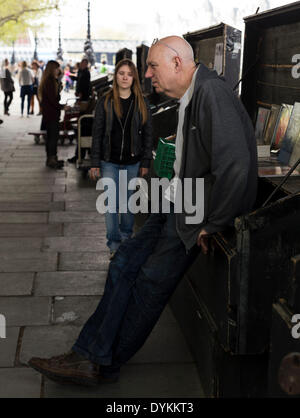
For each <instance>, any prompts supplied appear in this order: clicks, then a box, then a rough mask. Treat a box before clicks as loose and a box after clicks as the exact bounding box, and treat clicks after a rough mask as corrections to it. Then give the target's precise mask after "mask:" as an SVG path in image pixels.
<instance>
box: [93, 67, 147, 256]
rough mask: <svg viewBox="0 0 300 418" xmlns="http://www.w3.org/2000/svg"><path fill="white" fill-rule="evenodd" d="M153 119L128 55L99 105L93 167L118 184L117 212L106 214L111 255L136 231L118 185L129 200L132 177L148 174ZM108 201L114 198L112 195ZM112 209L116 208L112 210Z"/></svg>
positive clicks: (96, 171) (95, 123) (96, 175)
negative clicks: (122, 209) (121, 181)
mask: <svg viewBox="0 0 300 418" xmlns="http://www.w3.org/2000/svg"><path fill="white" fill-rule="evenodd" d="M152 145H153V141H152V120H151V113H150V108H149V106H148V104H147V103H146V102H145V100H144V98H143V95H142V91H141V87H140V82H139V77H138V72H137V69H136V67H135V65H134V63H133V62H132V61H131V60H129V59H124V60H122V61H120V62H119V63H118V64H117V66H116V69H115V74H114V80H113V88H112V89H111V90H110V91H109V92H108V93H107V94H106V95H105V96H104V97H102V98H101V99H100V100H99V101H98V103H97V106H96V112H95V120H94V128H93V144H92V167H93V168H91V169H90V177H91V179H93V180H96V179H97V178H99V176H100V172H101V176H102V177H109V178H112V179H113V180H114V182H115V185H116V196H114V197H113V198H116V213H110V212H107V213H106V214H105V220H106V228H107V246H108V247H109V249H110V252H111V257H113V255H114V253H115V252H116V250H117V249H118V247H119V245H120V244H121V242H122V241H123V240H125V239H127V238H130V237H131V235H132V232H133V225H134V215H133V214H132V213H130V212H129V210H128V208H127V213H120V214H119V188H121V191H122V190H124V192H125V193H127V202H128V200H129V198H130V196H131V194H132V193H133V191H128V187H127V186H128V183H129V181H130V180H131V179H132V178H136V177H138V175H140V176H145V175H146V174H147V172H148V170H149V167H150V162H151V160H152V148H153V146H152ZM120 170H126V172H127V184H122V185H120V184H119V172H120ZM109 201H112V199H110V200H109ZM112 211H113V210H112Z"/></svg>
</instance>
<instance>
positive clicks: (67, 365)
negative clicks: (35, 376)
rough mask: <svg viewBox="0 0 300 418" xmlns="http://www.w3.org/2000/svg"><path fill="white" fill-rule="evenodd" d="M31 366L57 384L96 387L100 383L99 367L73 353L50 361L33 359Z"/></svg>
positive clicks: (52, 358) (30, 362)
mask: <svg viewBox="0 0 300 418" xmlns="http://www.w3.org/2000/svg"><path fill="white" fill-rule="evenodd" d="M28 364H29V366H30V367H32V368H33V369H35V370H37V371H38V372H40V373H42V374H43V375H44V376H46V377H48V378H49V379H51V380H54V381H55V382H58V383H62V384H72V383H73V384H77V385H83V386H94V385H97V384H98V383H99V365H97V364H95V363H92V362H91V361H89V360H87V359H85V358H84V357H83V356H81V355H80V354H77V353H75V352H74V351H71V352H69V353H67V354H63V355H60V356H56V357H51V358H49V359H42V358H38V357H33V358H32V359H30V360H29V362H28Z"/></svg>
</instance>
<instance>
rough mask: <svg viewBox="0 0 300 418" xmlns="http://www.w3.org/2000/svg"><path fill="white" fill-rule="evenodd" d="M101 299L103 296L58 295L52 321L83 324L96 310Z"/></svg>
mask: <svg viewBox="0 0 300 418" xmlns="http://www.w3.org/2000/svg"><path fill="white" fill-rule="evenodd" d="M100 300H101V296H77V297H56V298H55V299H54V304H53V317H52V322H53V323H55V324H73V325H81V326H82V325H84V324H85V323H86V321H87V320H88V319H89V317H90V316H91V315H92V314H93V313H94V312H95V310H96V308H97V306H98V305H99V302H100Z"/></svg>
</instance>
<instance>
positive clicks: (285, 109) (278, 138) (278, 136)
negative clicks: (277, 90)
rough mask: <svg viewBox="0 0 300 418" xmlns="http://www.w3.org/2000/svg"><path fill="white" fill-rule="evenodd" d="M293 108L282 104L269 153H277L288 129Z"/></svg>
mask: <svg viewBox="0 0 300 418" xmlns="http://www.w3.org/2000/svg"><path fill="white" fill-rule="evenodd" d="M292 110H293V106H292V105H288V104H285V103H283V104H282V105H281V108H280V112H279V115H278V118H277V123H276V128H275V130H274V133H273V138H272V141H271V152H272V151H273V152H279V149H280V146H281V142H282V140H283V137H284V135H285V132H286V130H287V127H288V123H289V120H290V117H291V114H292Z"/></svg>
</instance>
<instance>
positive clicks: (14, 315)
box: [0, 296, 51, 327]
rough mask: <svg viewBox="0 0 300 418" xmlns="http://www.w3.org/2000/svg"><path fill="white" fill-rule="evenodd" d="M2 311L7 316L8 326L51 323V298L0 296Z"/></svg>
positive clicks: (0, 308) (0, 310)
mask: <svg viewBox="0 0 300 418" xmlns="http://www.w3.org/2000/svg"><path fill="white" fill-rule="evenodd" d="M0 312H1V313H2V315H4V316H5V318H6V326H7V327H14V326H18V327H21V326H27V325H31V326H33V325H47V324H49V323H50V312H51V298H47V297H33V296H28V297H21V296H19V297H0Z"/></svg>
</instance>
